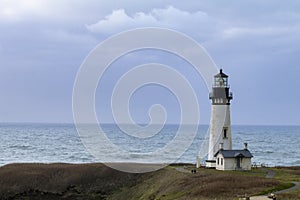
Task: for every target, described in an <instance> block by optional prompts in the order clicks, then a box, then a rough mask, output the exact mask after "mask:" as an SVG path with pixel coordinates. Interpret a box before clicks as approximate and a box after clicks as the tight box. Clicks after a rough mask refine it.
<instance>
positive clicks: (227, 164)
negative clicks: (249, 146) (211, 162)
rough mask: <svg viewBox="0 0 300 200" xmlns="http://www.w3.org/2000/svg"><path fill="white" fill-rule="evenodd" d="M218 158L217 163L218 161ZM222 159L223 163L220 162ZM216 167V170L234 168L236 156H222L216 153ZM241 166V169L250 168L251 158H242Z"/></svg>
mask: <svg viewBox="0 0 300 200" xmlns="http://www.w3.org/2000/svg"><path fill="white" fill-rule="evenodd" d="M218 159H219V163H218ZM221 159H223V165H222V162H221ZM216 161H217V162H216V169H217V170H236V167H237V161H236V158H224V157H223V156H222V155H221V154H218V155H217V157H216ZM240 165H241V168H242V169H243V170H251V158H243V159H242V160H241V163H240Z"/></svg>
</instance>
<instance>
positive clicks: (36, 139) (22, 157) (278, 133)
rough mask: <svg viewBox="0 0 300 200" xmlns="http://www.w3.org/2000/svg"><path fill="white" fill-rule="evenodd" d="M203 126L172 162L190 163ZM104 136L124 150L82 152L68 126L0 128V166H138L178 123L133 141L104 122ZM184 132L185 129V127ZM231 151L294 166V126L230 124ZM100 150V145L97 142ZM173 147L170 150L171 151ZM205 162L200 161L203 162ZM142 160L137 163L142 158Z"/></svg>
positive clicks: (298, 161) (297, 139)
mask: <svg viewBox="0 0 300 200" xmlns="http://www.w3.org/2000/svg"><path fill="white" fill-rule="evenodd" d="M208 128H209V127H208V126H207V125H200V126H199V128H198V132H197V134H196V137H195V138H194V140H192V141H191V142H192V143H191V145H190V146H189V148H188V149H187V150H186V151H185V152H184V153H183V154H182V156H181V157H180V158H178V159H177V160H176V162H186V163H196V156H197V155H198V154H199V151H200V149H201V145H202V146H203V145H204V142H205V141H206V140H205V136H206V134H207V132H208ZM102 129H103V131H104V133H105V135H106V137H107V138H108V139H109V140H110V141H111V142H112V143H113V144H115V145H116V146H118V147H119V148H121V149H123V150H125V151H127V152H130V153H129V154H128V155H127V156H120V155H118V152H109V151H108V150H107V149H106V151H104V150H103V152H104V153H103V155H101V156H100V157H99V156H98V157H94V156H93V155H92V154H91V153H89V150H87V149H86V148H85V146H84V145H83V143H82V142H81V139H80V137H79V135H78V133H77V131H76V128H75V126H74V125H73V124H34V123H24V124H21V123H18V124H16V123H2V124H0V165H5V164H9V163H28V162H30V163H53V162H66V163H90V162H141V158H140V157H142V155H144V154H147V153H151V152H153V151H156V150H158V151H159V150H161V149H162V148H163V147H164V146H165V145H167V144H168V143H169V142H170V141H171V140H172V139H174V137H175V135H176V131H177V129H178V125H165V126H164V128H163V129H162V130H161V131H160V132H159V133H157V134H156V135H154V136H153V137H151V138H135V137H133V136H129V135H127V134H124V133H123V132H122V131H121V130H120V129H119V128H118V126H117V125H114V124H105V125H102ZM185 131H187V132H188V131H189V127H188V126H187V127H186V130H185ZM232 137H233V148H234V149H243V147H244V145H243V143H244V142H247V143H248V148H249V150H250V151H251V153H252V154H253V156H254V157H253V160H252V161H253V163H255V164H257V165H261V164H263V165H268V166H295V165H300V148H299V147H300V145H299V144H300V126H241V125H238V126H237V125H236V126H234V125H233V126H232ZM98 145H99V149H100V151H101V146H105V144H104V143H103V144H98ZM174 148H176V147H174ZM169 153H170V154H168V153H167V154H166V153H165V154H154V155H153V156H151V157H147V160H145V162H150V163H160V162H163V161H164V159H166V157H168V156H173V155H172V152H169ZM204 160H205V158H202V162H204ZM142 161H143V160H142Z"/></svg>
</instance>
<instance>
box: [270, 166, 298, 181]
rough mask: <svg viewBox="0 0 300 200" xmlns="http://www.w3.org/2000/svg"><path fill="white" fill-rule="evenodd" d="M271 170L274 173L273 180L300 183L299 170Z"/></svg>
mask: <svg viewBox="0 0 300 200" xmlns="http://www.w3.org/2000/svg"><path fill="white" fill-rule="evenodd" d="M271 170H273V171H274V172H275V173H276V175H275V179H278V180H280V181H285V182H293V181H294V182H300V174H298V173H299V171H300V169H299V170H292V169H289V168H281V169H276V168H272V169H271Z"/></svg>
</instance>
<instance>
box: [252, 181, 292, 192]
mask: <svg viewBox="0 0 300 200" xmlns="http://www.w3.org/2000/svg"><path fill="white" fill-rule="evenodd" d="M294 185H295V184H293V183H281V184H279V185H277V186H275V187H272V188H269V189H266V190H263V191H261V192H259V193H258V194H256V195H265V194H269V193H273V192H276V191H280V190H285V189H288V188H291V187H293V186H294Z"/></svg>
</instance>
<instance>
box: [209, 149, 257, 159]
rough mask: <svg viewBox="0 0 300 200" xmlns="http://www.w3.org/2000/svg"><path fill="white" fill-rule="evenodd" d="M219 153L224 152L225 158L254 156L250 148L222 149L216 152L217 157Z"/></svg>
mask: <svg viewBox="0 0 300 200" xmlns="http://www.w3.org/2000/svg"><path fill="white" fill-rule="evenodd" d="M219 153H220V154H222V155H223V157H224V158H236V157H244V158H252V157H253V155H252V154H251V153H250V151H249V150H248V149H243V150H224V149H221V150H219V151H218V152H217V153H216V154H215V157H216V156H217V155H218V154H219Z"/></svg>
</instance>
